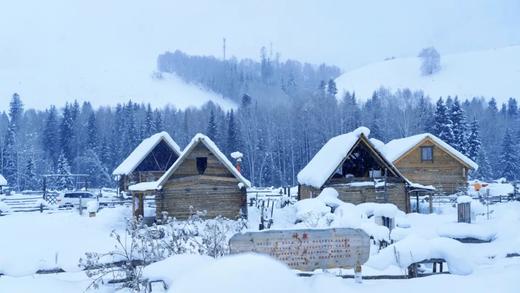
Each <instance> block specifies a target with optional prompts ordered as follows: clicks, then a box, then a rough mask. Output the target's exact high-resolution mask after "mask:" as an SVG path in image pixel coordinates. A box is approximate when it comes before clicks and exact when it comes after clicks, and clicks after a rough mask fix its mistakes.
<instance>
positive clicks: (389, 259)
mask: <svg viewBox="0 0 520 293" xmlns="http://www.w3.org/2000/svg"><path fill="white" fill-rule="evenodd" d="M434 258H442V259H444V260H446V262H447V263H448V267H449V270H450V273H452V274H456V275H468V274H471V273H472V272H473V264H472V263H471V262H470V257H469V255H468V254H467V253H466V252H465V250H464V246H463V245H462V244H461V243H460V242H458V241H456V240H453V239H449V238H442V237H439V238H434V239H428V240H426V239H423V238H420V237H416V236H410V237H408V238H406V239H404V240H401V241H399V242H397V243H395V244H392V245H390V246H389V247H387V248H385V249H383V250H381V251H380V252H379V254H377V255H372V256H371V257H370V259H369V261H368V262H367V265H368V266H370V267H373V268H376V269H381V270H382V269H385V268H387V267H388V266H390V265H394V266H398V267H401V268H407V267H408V266H409V265H410V264H412V263H415V262H420V261H423V260H428V259H434Z"/></svg>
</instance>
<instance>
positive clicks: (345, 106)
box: [340, 92, 361, 133]
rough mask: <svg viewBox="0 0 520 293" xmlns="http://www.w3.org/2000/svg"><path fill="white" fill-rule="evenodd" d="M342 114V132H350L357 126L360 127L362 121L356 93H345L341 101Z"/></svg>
mask: <svg viewBox="0 0 520 293" xmlns="http://www.w3.org/2000/svg"><path fill="white" fill-rule="evenodd" d="M340 109H341V116H342V119H341V121H342V124H343V125H342V128H341V132H342V133H347V132H350V131H352V130H354V129H356V128H357V127H359V123H360V119H361V118H360V116H361V115H360V109H359V106H358V104H357V101H356V94H355V93H353V94H350V92H346V93H345V95H343V99H342V100H341V103H340Z"/></svg>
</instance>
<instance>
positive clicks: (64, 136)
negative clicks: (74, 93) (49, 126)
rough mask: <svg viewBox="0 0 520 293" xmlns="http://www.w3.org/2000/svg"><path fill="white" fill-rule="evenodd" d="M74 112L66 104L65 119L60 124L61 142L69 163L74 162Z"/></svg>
mask: <svg viewBox="0 0 520 293" xmlns="http://www.w3.org/2000/svg"><path fill="white" fill-rule="evenodd" d="M73 115H74V114H73V112H72V109H71V107H70V106H69V104H68V103H67V104H65V108H64V109H63V117H62V119H61V124H60V140H61V148H62V152H63V155H64V156H65V158H67V162H70V161H72V160H73V150H74V138H73V136H74V118H73Z"/></svg>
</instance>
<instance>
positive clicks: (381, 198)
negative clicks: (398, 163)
mask: <svg viewBox="0 0 520 293" xmlns="http://www.w3.org/2000/svg"><path fill="white" fill-rule="evenodd" d="M369 134H370V130H369V129H368V128H366V127H360V128H358V129H356V130H354V131H353V132H350V133H346V134H342V135H339V136H336V137H333V138H331V139H330V140H329V141H328V142H327V143H326V144H325V145H324V146H323V147H322V148H321V149H320V150H319V151H318V153H316V155H315V156H314V157H313V158H312V160H311V161H310V162H309V163H308V164H307V165H306V166H305V167H304V168H303V169H302V170H301V171H300V172H299V173H298V183H299V188H298V196H299V198H300V199H305V198H312V197H316V196H318V194H319V193H320V192H321V190H323V189H324V188H325V187H332V188H334V189H336V190H337V191H338V193H339V199H340V200H342V201H344V202H349V203H353V204H360V203H364V202H377V203H393V204H395V205H396V206H397V207H398V208H399V209H401V210H402V211H405V212H409V211H410V200H409V197H408V193H407V186H408V185H410V184H411V183H410V182H409V181H408V180H407V179H406V178H405V177H404V176H403V175H402V174H401V173H400V172H399V170H397V168H395V166H394V165H393V164H392V163H391V162H390V161H388V160H387V159H386V158H385V156H384V155H383V154H382V153H381V152H380V151H379V150H378V147H376V145H375V144H378V145H379V146H382V143H381V142H380V141H377V140H373V139H371V140H369V139H368V135H369Z"/></svg>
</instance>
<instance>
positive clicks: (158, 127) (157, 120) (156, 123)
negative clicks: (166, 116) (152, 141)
mask: <svg viewBox="0 0 520 293" xmlns="http://www.w3.org/2000/svg"><path fill="white" fill-rule="evenodd" d="M163 130H164V129H163V121H162V116H161V112H160V111H159V110H157V109H155V111H154V120H153V133H158V132H161V131H163Z"/></svg>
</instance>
